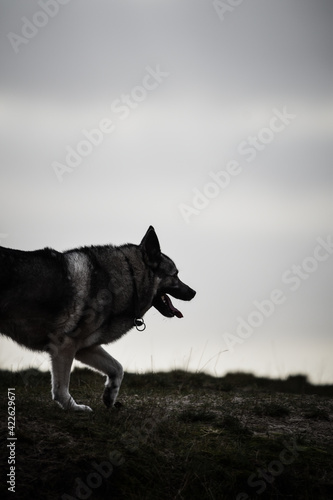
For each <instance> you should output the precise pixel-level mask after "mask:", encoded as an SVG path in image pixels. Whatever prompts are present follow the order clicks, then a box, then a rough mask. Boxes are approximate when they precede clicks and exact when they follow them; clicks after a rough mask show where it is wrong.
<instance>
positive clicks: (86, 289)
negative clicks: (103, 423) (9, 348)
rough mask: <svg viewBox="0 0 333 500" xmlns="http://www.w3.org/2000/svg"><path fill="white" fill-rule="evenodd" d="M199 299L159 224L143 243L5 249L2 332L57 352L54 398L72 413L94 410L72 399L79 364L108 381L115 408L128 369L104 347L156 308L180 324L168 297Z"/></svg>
mask: <svg viewBox="0 0 333 500" xmlns="http://www.w3.org/2000/svg"><path fill="white" fill-rule="evenodd" d="M195 294H196V292H195V291H194V290H193V289H192V288H190V287H189V286H188V285H186V284H185V283H182V282H181V281H180V279H179V277H178V270H177V268H176V266H175V264H174V262H173V261H172V260H171V259H170V258H169V257H167V256H166V255H164V254H163V253H161V250H160V244H159V240H158V238H157V235H156V232H155V230H154V228H153V227H152V226H150V227H149V228H148V230H147V232H146V234H145V236H144V237H143V239H142V241H141V243H140V245H134V244H125V245H121V246H112V245H104V246H86V247H80V248H75V249H72V250H68V251H65V252H58V251H55V250H53V249H50V248H44V249H43V250H35V251H21V250H13V249H9V248H4V247H0V332H1V333H2V334H3V335H5V336H7V337H10V338H11V339H13V340H14V341H16V342H17V343H18V344H20V345H22V346H25V347H27V348H28V349H32V350H36V351H47V352H48V353H49V354H50V358H51V380H52V397H53V399H54V400H55V401H56V402H57V403H58V404H59V405H60V406H61V407H62V408H63V409H66V410H69V409H70V410H76V411H92V410H91V408H90V407H89V406H86V405H82V404H77V403H76V402H75V401H74V399H73V397H72V396H71V395H70V393H69V381H70V373H71V366H72V363H73V360H74V358H75V359H77V360H79V361H81V362H82V363H84V364H86V365H88V366H89V367H92V368H94V369H96V370H97V371H99V372H102V373H103V374H105V375H106V383H105V389H104V392H103V401H104V403H105V405H106V407H108V408H109V407H111V406H114V405H115V402H116V398H117V395H118V392H119V389H120V385H121V382H122V379H123V375H124V371H123V368H122V366H121V364H120V363H119V362H118V361H117V360H116V359H114V358H113V357H112V356H110V354H108V353H107V352H106V351H105V350H104V349H103V348H102V347H101V344H108V343H109V342H113V341H115V340H117V339H119V338H120V337H121V336H122V335H124V334H125V333H126V332H128V331H129V330H130V329H131V328H133V327H136V328H137V329H138V330H143V329H144V328H145V323H144V319H143V316H144V314H145V313H146V312H147V311H148V310H149V309H150V308H151V307H152V306H154V307H155V308H156V309H157V310H158V311H159V312H160V313H161V314H162V315H163V316H166V317H167V318H172V317H174V316H176V317H178V318H181V317H182V313H181V312H180V311H179V310H178V309H176V308H175V307H174V305H173V303H172V301H171V299H170V297H169V295H172V296H173V297H175V298H176V299H181V300H187V301H188V300H191V299H193V297H194V296H195Z"/></svg>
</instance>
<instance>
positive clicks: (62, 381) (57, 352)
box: [50, 344, 92, 411]
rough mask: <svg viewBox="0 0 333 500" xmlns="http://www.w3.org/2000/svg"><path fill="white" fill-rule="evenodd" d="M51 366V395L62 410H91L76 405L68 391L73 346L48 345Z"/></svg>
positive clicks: (73, 353)
mask: <svg viewBox="0 0 333 500" xmlns="http://www.w3.org/2000/svg"><path fill="white" fill-rule="evenodd" d="M50 352H51V366H52V397H53V399H54V401H56V402H57V403H58V404H59V405H60V406H61V407H62V408H63V409H64V410H74V411H92V410H91V408H89V406H85V405H78V404H76V402H75V401H74V399H73V398H72V396H71V395H70V393H69V380H70V374H71V367H72V363H73V359H74V355H75V348H74V346H73V345H71V344H67V345H58V346H53V348H52V346H50Z"/></svg>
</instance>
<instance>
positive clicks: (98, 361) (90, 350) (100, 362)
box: [75, 346, 124, 408]
mask: <svg viewBox="0 0 333 500" xmlns="http://www.w3.org/2000/svg"><path fill="white" fill-rule="evenodd" d="M75 359H77V360H78V361H81V363H84V364H86V365H88V366H91V367H92V368H95V370H98V371H100V372H102V373H104V374H105V375H106V376H107V378H106V384H105V389H104V393H103V402H104V404H105V405H106V406H107V408H110V406H113V405H114V404H115V402H116V399H117V396H118V392H119V389H120V386H121V382H122V380H123V376H124V370H123V367H122V366H121V364H120V363H119V362H118V361H117V360H116V359H114V358H113V357H112V356H110V354H108V353H107V352H106V351H105V350H104V349H103V347H101V346H92V347H85V348H84V349H81V350H80V351H78V352H77V353H76V354H75Z"/></svg>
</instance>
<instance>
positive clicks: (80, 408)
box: [71, 404, 92, 412]
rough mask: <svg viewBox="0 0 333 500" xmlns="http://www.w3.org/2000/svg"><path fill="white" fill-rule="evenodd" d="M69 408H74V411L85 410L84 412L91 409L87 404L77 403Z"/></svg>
mask: <svg viewBox="0 0 333 500" xmlns="http://www.w3.org/2000/svg"><path fill="white" fill-rule="evenodd" d="M71 410H74V411H86V412H90V411H92V409H91V408H90V406H87V405H78V404H75V406H73V407H72V408H71Z"/></svg>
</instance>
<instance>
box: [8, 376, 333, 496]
mask: <svg viewBox="0 0 333 500" xmlns="http://www.w3.org/2000/svg"><path fill="white" fill-rule="evenodd" d="M102 381H103V379H102V378H101V377H100V376H99V375H98V374H97V373H94V372H92V371H89V370H76V371H74V373H73V374H72V380H71V392H72V395H73V396H74V398H75V399H76V401H77V402H83V403H86V404H89V405H90V406H91V407H92V408H93V410H94V412H93V413H68V412H64V411H62V410H61V409H60V408H59V407H58V406H57V405H56V404H55V403H54V402H52V401H51V398H50V375H49V374H47V373H46V374H45V373H39V372H37V371H34V370H30V371H27V372H21V373H10V372H0V399H1V420H0V422H1V434H0V468H1V471H2V478H1V483H0V496H1V498H6V497H7V498H13V499H16V500H21V499H33V500H39V499H43V500H45V499H46V500H53V499H58V500H60V499H61V500H73V499H88V498H89V499H91V500H93V499H124V500H131V499H142V500H143V499H144V500H172V499H179V500H181V499H200V500H205V499H211V500H223V499H237V500H245V499H248V498H251V499H256V498H258V499H259V498H260V499H263V500H264V499H304V500H305V499H316V500H321V499H323V500H324V499H325V500H328V499H330V498H333V435H332V421H333V400H332V396H333V387H332V386H328V387H317V388H316V387H313V386H311V385H310V384H308V383H307V381H306V379H305V378H304V377H292V378H290V379H289V380H288V381H284V382H283V381H270V380H266V379H257V378H255V377H253V376H252V375H246V374H235V375H228V376H226V377H224V378H220V379H216V378H213V377H210V376H208V375H204V374H200V373H199V374H190V373H185V372H180V371H176V372H171V373H167V374H165V373H157V374H146V375H133V374H126V375H125V378H124V382H123V386H122V388H121V392H120V396H119V401H120V402H121V403H122V406H120V407H117V408H112V409H111V410H107V409H106V408H105V407H104V406H103V403H102V402H101V399H100V397H101V393H102ZM8 388H14V389H15V391H14V392H15V410H16V415H15V416H16V420H15V429H14V433H15V437H16V438H17V440H16V441H15V450H14V451H13V447H12V448H10V447H8V446H7V444H8V443H13V440H8V439H7V438H8V437H9V434H8V422H7V418H8V412H7V408H8V395H7V389H8ZM11 450H12V451H13V452H14V453H15V493H11V492H8V490H7V487H8V486H9V484H6V481H7V480H9V478H8V477H6V474H8V473H9V467H10V465H9V464H8V457H10V453H11ZM12 457H13V454H12Z"/></svg>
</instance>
